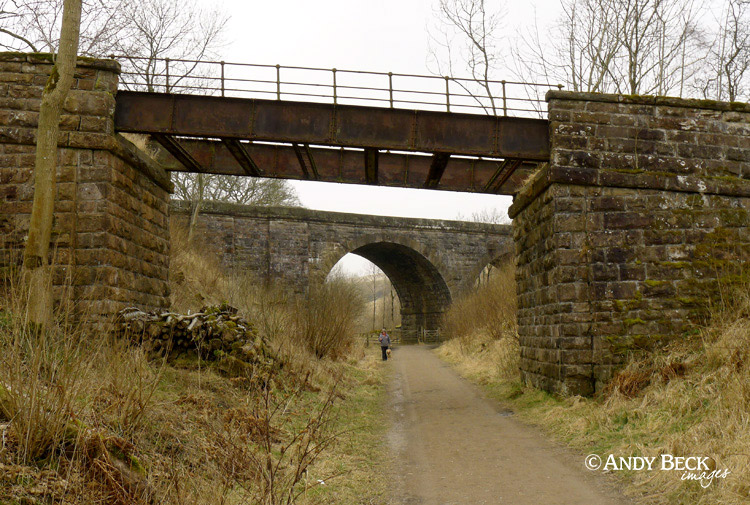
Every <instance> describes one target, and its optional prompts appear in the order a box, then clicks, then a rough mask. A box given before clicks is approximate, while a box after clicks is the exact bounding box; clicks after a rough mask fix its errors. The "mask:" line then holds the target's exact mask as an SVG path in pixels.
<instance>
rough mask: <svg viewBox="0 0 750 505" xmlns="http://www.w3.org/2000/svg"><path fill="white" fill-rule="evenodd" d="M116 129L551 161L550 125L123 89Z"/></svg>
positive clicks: (446, 113)
mask: <svg viewBox="0 0 750 505" xmlns="http://www.w3.org/2000/svg"><path fill="white" fill-rule="evenodd" d="M115 129H116V130H118V131H120V132H129V133H148V134H166V135H177V136H186V137H207V138H230V139H247V140H265V141H271V142H289V143H292V144H303V145H304V144H317V145H331V146H337V147H358V148H371V149H379V150H381V151H382V150H398V151H419V152H427V153H450V154H452V155H468V156H486V157H497V158H511V159H519V160H526V161H548V160H549V132H548V122H547V121H546V120H542V119H528V118H515V117H495V116H487V115H475V114H457V113H450V112H435V111H422V110H405V109H383V108H377V107H364V106H355V105H336V104H322V103H307V102H290V101H274V100H259V99H246V98H222V97H213V96H199V95H172V94H161V93H140V92H132V91H120V92H119V93H118V94H117V109H116V113H115ZM378 179H379V178H378ZM422 182H424V181H422Z"/></svg>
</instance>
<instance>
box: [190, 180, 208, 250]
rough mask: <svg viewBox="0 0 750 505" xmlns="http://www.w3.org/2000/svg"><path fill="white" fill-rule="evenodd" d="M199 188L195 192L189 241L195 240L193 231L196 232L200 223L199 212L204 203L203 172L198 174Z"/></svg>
mask: <svg viewBox="0 0 750 505" xmlns="http://www.w3.org/2000/svg"><path fill="white" fill-rule="evenodd" d="M197 185H198V188H197V190H196V192H195V193H194V197H193V209H192V212H191V213H190V224H189V226H188V242H192V241H193V233H195V226H196V225H197V224H198V214H199V213H200V210H201V204H202V203H203V198H204V194H203V193H204V190H205V185H204V181H203V174H198V177H197Z"/></svg>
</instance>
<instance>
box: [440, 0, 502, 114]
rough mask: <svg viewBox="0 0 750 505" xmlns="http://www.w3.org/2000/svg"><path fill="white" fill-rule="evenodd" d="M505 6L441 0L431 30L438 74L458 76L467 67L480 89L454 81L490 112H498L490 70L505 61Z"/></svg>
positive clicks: (475, 0) (476, 0) (481, 0)
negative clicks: (502, 49)
mask: <svg viewBox="0 0 750 505" xmlns="http://www.w3.org/2000/svg"><path fill="white" fill-rule="evenodd" d="M504 11H505V9H504V7H503V8H501V9H499V10H495V11H491V10H489V9H488V8H487V5H486V2H485V0H439V3H438V6H437V8H436V15H437V16H436V17H437V19H438V23H437V25H435V26H433V27H432V28H431V29H430V30H429V32H430V45H431V47H430V59H431V60H432V61H431V63H432V65H433V66H434V69H433V72H434V73H436V74H437V75H446V76H455V75H456V71H458V72H459V73H463V72H466V71H468V73H469V75H470V77H471V78H472V79H473V80H474V82H475V83H476V84H478V86H479V89H475V88H473V87H472V86H471V83H468V82H466V81H460V80H456V81H453V82H455V83H456V84H457V85H458V86H460V87H461V88H462V89H463V90H464V91H465V92H466V93H467V94H469V95H471V96H472V97H474V99H475V101H476V102H477V104H479V105H481V106H482V107H483V108H484V110H485V111H486V112H487V113H490V114H496V113H497V107H498V106H497V104H496V103H495V98H494V97H493V95H496V94H497V90H493V89H492V86H491V83H490V81H491V74H492V73H493V71H494V70H496V69H497V67H498V66H499V64H500V63H501V62H502V59H503V58H502V55H501V53H500V50H499V45H500V42H501V37H500V29H501V23H500V20H501V19H502V17H503V14H504Z"/></svg>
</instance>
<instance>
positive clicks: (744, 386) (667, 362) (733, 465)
mask: <svg viewBox="0 0 750 505" xmlns="http://www.w3.org/2000/svg"><path fill="white" fill-rule="evenodd" d="M481 303H482V304H485V303H486V302H485V301H482V302H481ZM510 342H512V339H508V340H502V339H501V340H494V339H492V338H490V336H489V334H488V333H487V332H482V331H475V332H474V333H470V334H468V336H464V337H463V338H462V339H457V340H453V341H449V342H447V343H446V344H444V345H443V346H442V347H441V348H440V349H439V350H438V353H439V354H440V355H441V356H442V357H443V358H444V359H446V360H448V361H450V362H452V363H453V364H454V365H455V366H456V367H457V368H458V370H459V371H460V373H462V374H463V375H465V376H467V377H468V378H470V379H472V380H474V381H476V382H478V383H480V384H483V385H484V387H485V388H486V390H487V391H488V392H489V393H490V395H492V396H493V397H495V398H497V399H498V400H500V401H502V402H504V403H506V404H508V405H509V406H510V407H511V408H513V409H514V410H515V411H516V413H517V414H518V415H519V417H521V418H522V419H525V420H526V421H528V422H531V423H533V424H537V425H540V426H541V427H542V428H543V429H545V430H546V431H548V432H549V433H551V434H552V435H554V436H555V437H557V438H559V439H561V440H564V441H565V442H567V443H569V444H570V445H571V446H573V447H575V448H577V449H579V450H581V452H584V453H596V454H599V455H602V456H605V455H607V454H614V455H615V456H625V457H627V456H658V455H660V454H672V455H675V456H709V457H711V458H713V461H714V463H715V465H716V468H718V469H724V468H727V469H729V470H730V471H731V474H730V475H729V477H728V478H726V479H718V480H714V481H713V483H712V484H711V485H710V486H708V487H707V488H703V487H701V485H700V483H698V482H695V481H693V482H686V481H682V480H681V479H680V478H681V475H682V472H669V471H655V472H636V471H633V472H627V471H626V472H618V476H620V477H622V478H623V479H624V481H625V482H626V483H627V491H628V493H629V494H630V495H632V496H633V499H634V500H635V501H637V502H639V503H649V504H652V503H653V504H686V505H687V504H714V503H721V504H727V505H734V504H740V503H748V502H750V484H748V482H749V481H748V479H747V476H748V475H750V291H748V290H747V289H746V290H745V291H744V293H740V294H739V295H737V296H735V297H734V299H733V302H732V303H731V304H729V306H727V307H726V308H725V309H724V310H722V311H720V312H717V313H715V314H714V316H713V318H712V323H711V324H710V325H709V326H708V327H707V328H705V329H704V330H702V331H701V332H700V334H698V335H695V336H693V337H690V338H686V339H684V340H680V341H675V342H673V343H672V344H671V345H670V346H669V347H667V348H666V349H664V350H662V351H660V352H656V353H652V354H648V355H641V356H638V357H635V356H634V357H633V358H632V360H631V362H630V363H629V364H628V365H627V366H626V367H625V368H624V369H623V370H622V371H621V372H620V373H619V374H618V375H617V376H616V377H615V378H614V379H613V381H612V382H611V383H610V385H609V386H608V387H607V388H606V390H605V391H603V392H602V393H601V394H599V395H598V396H597V397H595V398H581V397H572V398H559V397H554V396H552V395H549V394H547V393H544V392H541V391H538V390H534V389H530V388H524V387H522V386H521V384H520V382H519V381H518V373H517V362H514V360H513V358H512V355H513V354H514V353H516V352H517V346H515V345H510V344H509V343H510Z"/></svg>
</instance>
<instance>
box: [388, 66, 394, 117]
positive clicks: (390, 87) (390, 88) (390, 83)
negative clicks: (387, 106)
mask: <svg viewBox="0 0 750 505" xmlns="http://www.w3.org/2000/svg"><path fill="white" fill-rule="evenodd" d="M388 95H389V96H390V102H391V109H392V108H393V72H388Z"/></svg>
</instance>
